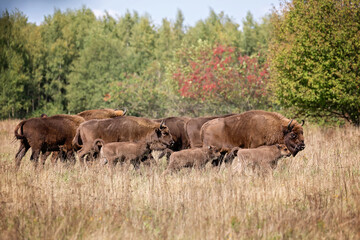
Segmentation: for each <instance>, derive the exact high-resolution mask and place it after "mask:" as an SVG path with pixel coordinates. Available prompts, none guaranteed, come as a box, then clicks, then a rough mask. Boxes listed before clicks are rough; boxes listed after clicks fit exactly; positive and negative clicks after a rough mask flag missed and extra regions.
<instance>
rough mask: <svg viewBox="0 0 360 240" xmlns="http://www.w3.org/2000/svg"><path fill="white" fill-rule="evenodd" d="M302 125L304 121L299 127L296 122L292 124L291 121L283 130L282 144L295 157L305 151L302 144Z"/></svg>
mask: <svg viewBox="0 0 360 240" xmlns="http://www.w3.org/2000/svg"><path fill="white" fill-rule="evenodd" d="M303 125H304V120H303V121H302V124H301V125H300V124H299V123H297V122H296V121H295V122H294V123H293V119H291V121H290V122H289V124H288V125H287V127H285V129H284V142H285V145H286V147H287V148H288V149H289V150H290V152H291V154H292V155H293V156H294V157H295V155H296V154H297V153H298V152H299V151H302V150H304V149H305V143H304V131H303V128H302V126H303Z"/></svg>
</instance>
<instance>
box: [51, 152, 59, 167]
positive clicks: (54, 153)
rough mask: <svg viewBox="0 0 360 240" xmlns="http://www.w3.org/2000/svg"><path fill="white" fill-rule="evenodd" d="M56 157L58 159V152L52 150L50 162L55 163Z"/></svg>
mask: <svg viewBox="0 0 360 240" xmlns="http://www.w3.org/2000/svg"><path fill="white" fill-rule="evenodd" d="M58 159H59V152H58V151H55V152H52V155H51V163H52V164H55V163H57V160H58Z"/></svg>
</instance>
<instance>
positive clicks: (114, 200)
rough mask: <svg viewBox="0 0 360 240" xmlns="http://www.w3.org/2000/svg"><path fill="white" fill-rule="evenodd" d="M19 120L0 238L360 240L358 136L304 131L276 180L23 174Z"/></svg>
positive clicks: (4, 146) (5, 162)
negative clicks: (301, 145) (17, 159)
mask: <svg viewBox="0 0 360 240" xmlns="http://www.w3.org/2000/svg"><path fill="white" fill-rule="evenodd" d="M17 122H18V121H3V122H0V138H1V149H0V239H259V238H261V239H359V238H360V146H359V144H360V130H359V129H355V128H351V127H348V128H341V129H340V128H334V129H330V128H328V129H320V128H317V127H309V126H307V127H305V131H306V132H305V140H306V149H305V150H304V151H302V152H300V153H299V154H298V156H296V157H295V158H292V157H291V158H287V159H283V160H280V163H279V166H278V168H277V169H276V170H275V171H274V172H273V174H272V175H269V176H257V175H254V176H234V177H232V175H231V174H229V172H228V169H225V170H221V171H218V170H215V169H211V168H207V169H206V170H204V171H196V170H191V171H186V170H185V171H181V172H179V173H177V174H173V175H169V176H167V177H165V178H161V177H160V175H161V173H162V171H163V170H164V168H165V166H164V164H163V165H159V166H158V167H153V168H142V169H141V170H140V171H138V172H136V171H134V170H131V171H125V170H123V169H121V168H118V169H116V171H115V172H113V173H112V172H110V171H109V170H108V169H107V168H104V167H101V166H92V167H89V168H81V167H80V166H79V164H76V165H75V166H74V167H66V166H64V165H63V164H61V163H59V164H57V165H56V166H52V165H51V163H50V161H48V162H47V163H46V166H45V168H44V169H43V170H41V171H35V170H34V169H33V167H32V163H31V162H30V161H29V156H30V155H29V153H28V154H27V155H26V156H25V158H24V159H23V161H22V165H21V168H20V170H19V171H18V172H16V171H15V170H14V156H15V153H16V150H17V147H18V145H19V143H17V142H12V140H13V129H14V127H15V125H16V123H17Z"/></svg>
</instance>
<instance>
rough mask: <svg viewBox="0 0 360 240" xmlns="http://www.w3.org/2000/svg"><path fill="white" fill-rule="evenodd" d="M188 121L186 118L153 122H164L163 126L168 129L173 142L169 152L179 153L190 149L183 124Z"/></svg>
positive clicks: (170, 118)
mask: <svg viewBox="0 0 360 240" xmlns="http://www.w3.org/2000/svg"><path fill="white" fill-rule="evenodd" d="M189 119H190V118H188V117H168V118H162V119H155V120H154V121H155V122H162V121H164V123H165V125H166V126H167V127H168V128H169V131H170V133H171V136H172V138H173V141H174V144H173V146H172V147H171V150H173V151H180V150H182V149H186V148H189V147H190V142H189V139H188V137H187V134H186V130H185V124H186V122H187V121H188V120H189Z"/></svg>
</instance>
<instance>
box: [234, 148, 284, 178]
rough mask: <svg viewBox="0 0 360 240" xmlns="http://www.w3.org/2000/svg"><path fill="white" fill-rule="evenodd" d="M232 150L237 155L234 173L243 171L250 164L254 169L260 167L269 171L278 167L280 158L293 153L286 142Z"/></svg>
mask: <svg viewBox="0 0 360 240" xmlns="http://www.w3.org/2000/svg"><path fill="white" fill-rule="evenodd" d="M232 152H233V153H234V156H235V157H236V158H235V159H234V161H233V162H232V170H233V172H234V173H240V172H243V171H244V170H245V169H246V168H247V167H249V166H250V167H251V168H252V169H253V170H255V168H256V167H259V168H260V169H261V170H263V171H269V170H271V169H275V168H276V166H277V163H278V161H279V159H280V158H282V157H289V156H290V155H291V152H290V151H289V149H288V148H287V147H286V146H285V144H275V145H272V146H261V147H258V148H252V149H240V148H238V147H236V148H235V149H233V150H232Z"/></svg>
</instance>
